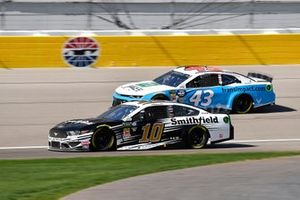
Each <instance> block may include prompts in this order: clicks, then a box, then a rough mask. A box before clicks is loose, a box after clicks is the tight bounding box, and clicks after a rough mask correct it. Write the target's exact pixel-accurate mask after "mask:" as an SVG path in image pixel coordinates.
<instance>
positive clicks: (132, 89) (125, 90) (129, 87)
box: [116, 81, 174, 96]
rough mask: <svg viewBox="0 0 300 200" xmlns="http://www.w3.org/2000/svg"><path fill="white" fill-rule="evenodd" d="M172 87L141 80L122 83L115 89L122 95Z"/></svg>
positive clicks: (142, 93) (140, 94) (144, 93)
mask: <svg viewBox="0 0 300 200" xmlns="http://www.w3.org/2000/svg"><path fill="white" fill-rule="evenodd" d="M173 88H174V87H171V86H167V85H160V84H158V83H156V82H154V81H142V82H136V83H129V84H125V85H122V86H120V87H118V88H117V89H116V92H117V93H118V94H122V95H134V96H143V95H146V94H148V93H152V92H159V91H164V90H168V89H173Z"/></svg>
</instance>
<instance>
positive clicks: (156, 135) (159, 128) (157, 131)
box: [139, 123, 164, 143]
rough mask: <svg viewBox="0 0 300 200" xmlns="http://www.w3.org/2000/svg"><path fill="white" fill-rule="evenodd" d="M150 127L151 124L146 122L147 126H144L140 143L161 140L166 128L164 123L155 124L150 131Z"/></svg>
mask: <svg viewBox="0 0 300 200" xmlns="http://www.w3.org/2000/svg"><path fill="white" fill-rule="evenodd" d="M150 127H151V124H146V125H145V126H143V135H142V138H141V139H140V140H139V142H140V143H144V142H159V141H160V139H161V135H162V132H163V130H164V124H163V123H155V124H153V126H152V128H151V132H150ZM149 132H150V134H149Z"/></svg>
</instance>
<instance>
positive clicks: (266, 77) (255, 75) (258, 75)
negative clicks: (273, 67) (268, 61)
mask: <svg viewBox="0 0 300 200" xmlns="http://www.w3.org/2000/svg"><path fill="white" fill-rule="evenodd" d="M247 76H248V77H250V78H251V77H253V78H260V79H264V80H266V81H268V82H272V81H273V77H272V76H270V75H267V74H262V73H257V72H248V74H247Z"/></svg>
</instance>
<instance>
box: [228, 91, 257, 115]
mask: <svg viewBox="0 0 300 200" xmlns="http://www.w3.org/2000/svg"><path fill="white" fill-rule="evenodd" d="M252 109H253V100H252V98H251V97H250V96H248V95H240V96H239V97H237V98H236V99H235V100H234V102H233V109H232V110H233V112H235V113H237V114H245V113H248V112H250V111H251V110H252Z"/></svg>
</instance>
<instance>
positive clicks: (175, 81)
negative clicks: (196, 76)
mask: <svg viewBox="0 0 300 200" xmlns="http://www.w3.org/2000/svg"><path fill="white" fill-rule="evenodd" d="M189 77H190V76H189V75H188V74H183V73H180V72H176V71H169V72H167V73H165V74H163V75H161V76H160V77H158V78H156V79H154V80H153V81H154V82H156V83H159V84H161V85H168V86H172V87H177V86H178V85H179V84H180V83H182V82H183V81H185V80H186V79H188V78H189Z"/></svg>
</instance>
